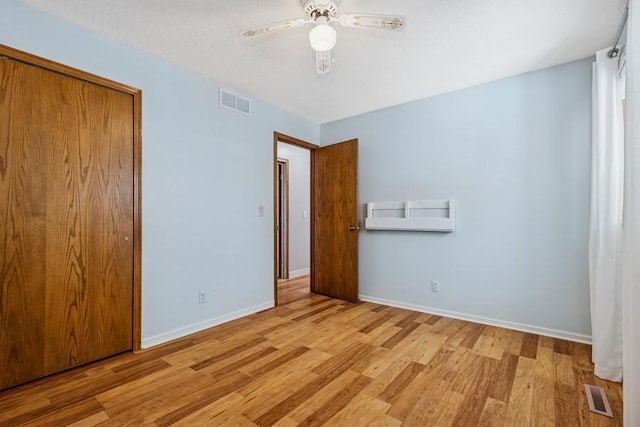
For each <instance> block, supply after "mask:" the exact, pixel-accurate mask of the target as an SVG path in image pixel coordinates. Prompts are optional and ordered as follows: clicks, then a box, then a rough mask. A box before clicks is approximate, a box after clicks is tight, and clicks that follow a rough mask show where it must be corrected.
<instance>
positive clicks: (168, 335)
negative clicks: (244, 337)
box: [142, 300, 275, 348]
mask: <svg viewBox="0 0 640 427" xmlns="http://www.w3.org/2000/svg"><path fill="white" fill-rule="evenodd" d="M274 306H275V301H274V300H271V301H267V302H263V303H262V304H258V305H254V306H252V307H247V308H245V309H242V310H238V311H234V312H232V313H227V314H223V315H222V316H218V317H214V318H213V319H207V320H204V321H202V322H198V323H194V324H192V325H188V326H183V327H182V328H178V329H173V330H171V331H169V332H164V333H162V334H159V335H155V336H153V337H149V338H145V339H143V340H142V348H149V347H153V346H154V345H158V344H162V343H165V342H167V341H171V340H175V339H177V338H182V337H184V336H186V335H190V334H193V333H195V332H200V331H203V330H205V329H209V328H212V327H214V326H218V325H221V324H222V323H226V322H230V321H232V320H236V319H239V318H241V317H245V316H249V315H251V314H254V313H257V312H259V311H262V310H267V309H269V308H273V307H274Z"/></svg>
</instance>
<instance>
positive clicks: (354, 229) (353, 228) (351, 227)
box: [349, 225, 360, 231]
mask: <svg viewBox="0 0 640 427" xmlns="http://www.w3.org/2000/svg"><path fill="white" fill-rule="evenodd" d="M356 230H360V227H356V226H355V225H350V226H349V231H356Z"/></svg>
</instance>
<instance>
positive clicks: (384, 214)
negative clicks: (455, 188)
mask: <svg viewBox="0 0 640 427" xmlns="http://www.w3.org/2000/svg"><path fill="white" fill-rule="evenodd" d="M364 226H365V228H366V229H367V230H402V231H440V232H452V231H454V229H455V203H454V201H453V200H406V201H401V202H369V203H367V218H366V219H365V221H364Z"/></svg>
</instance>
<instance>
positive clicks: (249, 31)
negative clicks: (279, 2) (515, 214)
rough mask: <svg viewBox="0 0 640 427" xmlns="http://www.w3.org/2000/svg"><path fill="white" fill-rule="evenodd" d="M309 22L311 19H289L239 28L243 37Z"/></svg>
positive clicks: (273, 31)
mask: <svg viewBox="0 0 640 427" xmlns="http://www.w3.org/2000/svg"><path fill="white" fill-rule="evenodd" d="M309 22H311V21H307V20H306V19H289V20H288V21H282V22H275V23H273V24H266V25H260V26H258V27H253V28H247V29H244V30H240V35H241V36H243V37H254V36H261V35H263V34H267V33H275V32H277V31H283V30H288V29H289V28H296V27H302V26H303V25H304V24H307V23H309Z"/></svg>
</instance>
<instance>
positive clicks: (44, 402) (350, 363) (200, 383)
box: [0, 295, 622, 426]
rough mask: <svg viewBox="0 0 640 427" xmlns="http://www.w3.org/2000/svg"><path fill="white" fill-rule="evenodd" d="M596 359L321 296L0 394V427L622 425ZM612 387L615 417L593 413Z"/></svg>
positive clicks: (539, 341)
mask: <svg viewBox="0 0 640 427" xmlns="http://www.w3.org/2000/svg"><path fill="white" fill-rule="evenodd" d="M590 352H591V347H590V346H588V345H584V344H576V343H572V342H567V341H563V340H558V339H553V338H548V337H542V336H537V335H531V334H527V333H521V332H515V331H511V330H507V329H501V328H496V327H491V326H484V325H479V324H474V323H468V322H463V321H459V320H454V319H449V318H443V317H439V316H434V315H428V314H424V313H416V312H412V311H408V310H402V309H397V308H392V307H385V306H381V305H377V304H371V303H358V304H351V303H346V302H343V301H339V300H335V299H331V298H327V297H323V296H318V295H313V296H311V297H309V298H305V299H302V300H299V301H296V302H293V303H290V304H287V305H283V306H279V307H276V308H274V309H271V310H266V311H263V312H261V313H257V314H254V315H252V316H248V317H245V318H242V319H239V320H236V321H233V322H229V323H227V324H224V325H221V326H218V327H216V328H212V329H209V330H207V331H204V332H201V333H198V334H194V335H191V336H188V337H185V338H182V339H180V340H176V341H173V342H171V343H169V344H166V345H163V346H158V347H155V348H153V349H150V350H146V351H143V352H140V353H138V354H125V355H121V356H117V357H114V358H111V359H108V360H105V361H102V362H97V363H94V364H92V365H89V366H86V367H83V368H78V369H75V370H73V371H70V372H66V373H63V374H59V375H56V376H53V377H50V378H48V379H44V380H39V381H37V382H34V383H30V384H26V385H24V386H20V387H17V388H14V389H10V390H6V391H4V392H2V393H0V425H3V426H4V425H8V426H16V425H34V426H42V425H46V426H56V425H74V426H92V425H105V426H119V425H159V426H167V425H171V424H178V425H207V426H226V425H234V426H254V425H258V426H297V425H305V426H311V425H333V426H367V425H375V426H399V425H407V426H448V425H452V426H529V425H531V426H543V425H557V426H574V425H575V426H615V425H621V419H622V418H621V416H622V396H621V394H622V391H621V385H620V384H616V383H609V382H606V381H602V380H598V379H595V378H594V376H593V368H592V365H591V363H590V361H589V355H590ZM583 383H591V384H596V385H599V386H602V387H604V388H605V389H606V390H607V394H608V397H609V400H610V402H611V405H612V407H613V411H614V415H615V418H613V419H611V418H607V417H604V416H601V415H596V414H592V413H590V412H589V411H588V408H587V404H586V401H585V396H584V393H583Z"/></svg>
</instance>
